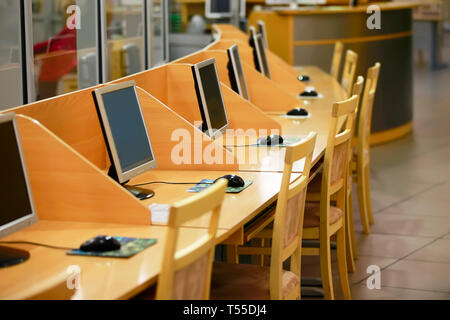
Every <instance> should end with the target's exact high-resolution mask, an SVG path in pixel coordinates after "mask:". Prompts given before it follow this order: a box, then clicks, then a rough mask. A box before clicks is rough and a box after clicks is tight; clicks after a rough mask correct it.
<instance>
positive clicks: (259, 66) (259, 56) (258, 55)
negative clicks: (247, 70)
mask: <svg viewBox="0 0 450 320" xmlns="http://www.w3.org/2000/svg"><path fill="white" fill-rule="evenodd" d="M250 45H251V46H252V47H253V55H254V59H255V68H256V70H258V71H259V72H261V73H262V74H263V75H265V76H266V77H267V78H269V79H272V76H271V74H270V68H269V62H268V61H267V55H266V49H265V48H264V40H263V38H262V35H261V34H258V35H255V36H253V39H252V41H250Z"/></svg>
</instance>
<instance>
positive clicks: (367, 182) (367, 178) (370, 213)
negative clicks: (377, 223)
mask: <svg viewBox="0 0 450 320" xmlns="http://www.w3.org/2000/svg"><path fill="white" fill-rule="evenodd" d="M364 170H365V171H366V172H365V175H364V178H365V181H364V187H365V189H366V191H365V195H366V208H367V215H368V216H369V223H370V224H373V223H374V220H373V211H372V200H371V199H370V166H369V165H367V166H366V168H365V169H364Z"/></svg>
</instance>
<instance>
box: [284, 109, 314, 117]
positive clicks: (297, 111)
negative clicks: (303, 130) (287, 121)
mask: <svg viewBox="0 0 450 320" xmlns="http://www.w3.org/2000/svg"><path fill="white" fill-rule="evenodd" d="M287 115H288V116H308V115H309V113H308V111H306V109H303V108H295V109H292V110H291V111H289V112H288V113H287Z"/></svg>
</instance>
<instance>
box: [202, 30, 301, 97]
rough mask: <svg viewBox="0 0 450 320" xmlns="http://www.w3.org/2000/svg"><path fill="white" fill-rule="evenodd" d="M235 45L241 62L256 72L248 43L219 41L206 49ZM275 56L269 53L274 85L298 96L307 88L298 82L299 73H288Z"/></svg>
mask: <svg viewBox="0 0 450 320" xmlns="http://www.w3.org/2000/svg"><path fill="white" fill-rule="evenodd" d="M233 44H237V45H238V48H239V54H240V56H241V60H242V61H243V62H245V63H247V64H248V65H249V66H252V67H253V69H255V70H256V68H255V60H254V55H253V49H252V47H250V46H249V45H248V43H247V42H244V41H241V40H236V39H234V40H231V39H226V40H217V41H216V42H213V43H212V44H211V45H209V46H208V47H206V48H205V50H227V49H228V48H230V47H231V46H232V45H233ZM273 56H275V55H274V54H272V53H271V52H270V51H267V59H268V60H269V66H270V73H271V75H272V82H273V84H274V85H276V86H278V87H280V88H281V89H283V90H284V91H286V92H287V93H289V94H291V95H293V96H298V95H299V94H300V93H301V92H303V91H304V90H305V88H306V86H305V85H304V84H303V83H302V82H300V81H298V79H297V77H298V73H295V74H293V73H292V72H290V71H286V70H285V68H284V67H283V66H280V64H279V59H273ZM293 70H295V69H293Z"/></svg>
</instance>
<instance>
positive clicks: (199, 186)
mask: <svg viewBox="0 0 450 320" xmlns="http://www.w3.org/2000/svg"><path fill="white" fill-rule="evenodd" d="M214 181H216V180H209V179H203V180H202V181H200V183H199V184H197V185H196V186H195V187H192V188H190V189H189V190H188V192H192V193H198V192H202V191H203V190H205V189H208V188H209V187H211V186H212V184H213V183H214ZM252 184H253V181H252V180H245V186H243V187H242V188H231V187H228V188H227V193H241V192H242V191H244V190H245V189H247V188H248V187H250V186H251V185H252Z"/></svg>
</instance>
